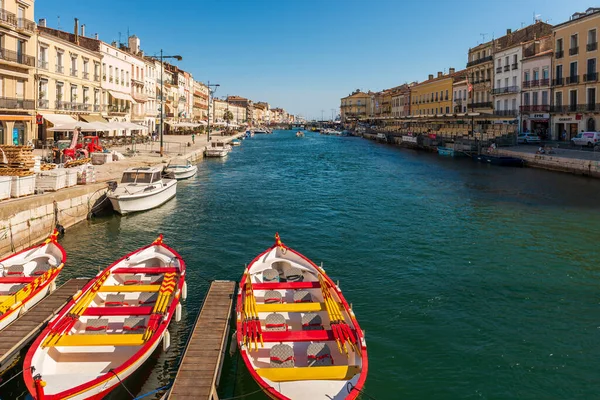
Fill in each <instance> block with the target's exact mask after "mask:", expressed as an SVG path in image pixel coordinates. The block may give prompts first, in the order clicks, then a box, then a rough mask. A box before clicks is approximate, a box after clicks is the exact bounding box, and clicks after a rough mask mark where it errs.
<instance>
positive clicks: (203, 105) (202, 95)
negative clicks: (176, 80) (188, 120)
mask: <svg viewBox="0 0 600 400" xmlns="http://www.w3.org/2000/svg"><path fill="white" fill-rule="evenodd" d="M192 110H193V111H192V115H193V119H194V121H205V120H208V115H207V113H208V87H207V86H206V85H205V84H203V83H202V82H199V81H196V80H195V81H194V104H193V107H192ZM245 114H246V113H245V108H244V115H245Z"/></svg>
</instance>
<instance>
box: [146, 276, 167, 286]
mask: <svg viewBox="0 0 600 400" xmlns="http://www.w3.org/2000/svg"><path fill="white" fill-rule="evenodd" d="M163 278H164V276H163V275H151V276H150V282H149V284H150V285H159V284H161V283H162V281H163Z"/></svg>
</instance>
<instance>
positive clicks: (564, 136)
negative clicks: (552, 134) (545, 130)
mask: <svg viewBox="0 0 600 400" xmlns="http://www.w3.org/2000/svg"><path fill="white" fill-rule="evenodd" d="M562 140H563V142H566V141H567V130H566V129H563V133H562Z"/></svg>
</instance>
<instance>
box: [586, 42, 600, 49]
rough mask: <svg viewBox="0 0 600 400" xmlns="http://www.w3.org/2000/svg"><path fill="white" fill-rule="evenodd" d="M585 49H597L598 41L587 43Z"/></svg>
mask: <svg viewBox="0 0 600 400" xmlns="http://www.w3.org/2000/svg"><path fill="white" fill-rule="evenodd" d="M586 49H587V51H594V50H596V49H598V42H593V43H588V44H587V46H586Z"/></svg>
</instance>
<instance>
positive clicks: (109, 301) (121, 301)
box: [104, 293, 126, 307]
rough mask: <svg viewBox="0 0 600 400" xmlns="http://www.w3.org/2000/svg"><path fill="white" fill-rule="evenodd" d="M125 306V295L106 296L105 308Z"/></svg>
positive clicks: (111, 294) (110, 294)
mask: <svg viewBox="0 0 600 400" xmlns="http://www.w3.org/2000/svg"><path fill="white" fill-rule="evenodd" d="M125 304H126V303H125V295H124V294H116V293H109V294H107V295H106V300H105V301H104V306H105V307H119V306H122V305H125Z"/></svg>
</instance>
